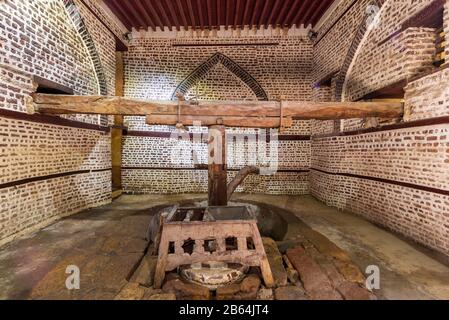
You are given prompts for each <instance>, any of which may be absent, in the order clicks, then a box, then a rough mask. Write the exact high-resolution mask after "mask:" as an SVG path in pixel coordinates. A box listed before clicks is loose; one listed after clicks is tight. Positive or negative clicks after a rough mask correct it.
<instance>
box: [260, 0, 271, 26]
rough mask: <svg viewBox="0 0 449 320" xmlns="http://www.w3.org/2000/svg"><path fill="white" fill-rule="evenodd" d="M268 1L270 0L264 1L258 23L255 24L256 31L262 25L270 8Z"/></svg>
mask: <svg viewBox="0 0 449 320" xmlns="http://www.w3.org/2000/svg"><path fill="white" fill-rule="evenodd" d="M270 1H271V0H265V4H264V6H263V9H262V13H261V14H260V17H259V21H258V22H257V29H259V28H260V26H261V25H263V24H264V21H265V19H266V18H267V13H268V8H269V7H270Z"/></svg>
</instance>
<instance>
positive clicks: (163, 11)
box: [150, 0, 173, 31]
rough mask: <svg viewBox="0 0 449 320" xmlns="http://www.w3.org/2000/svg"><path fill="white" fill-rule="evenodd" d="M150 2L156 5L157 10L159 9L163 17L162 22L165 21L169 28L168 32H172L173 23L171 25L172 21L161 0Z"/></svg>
mask: <svg viewBox="0 0 449 320" xmlns="http://www.w3.org/2000/svg"><path fill="white" fill-rule="evenodd" d="M150 1H154V2H155V3H156V6H157V8H158V9H159V11H160V13H161V15H162V20H163V22H164V24H165V26H166V27H168V30H170V31H172V30H173V28H172V23H171V21H170V19H169V18H168V15H167V12H166V11H165V8H164V7H163V6H162V3H161V0H150ZM165 26H164V27H165Z"/></svg>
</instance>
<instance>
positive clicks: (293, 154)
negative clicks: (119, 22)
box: [123, 36, 312, 194]
mask: <svg viewBox="0 0 449 320" xmlns="http://www.w3.org/2000/svg"><path fill="white" fill-rule="evenodd" d="M261 42H263V43H279V45H262V46H254V45H250V44H257V43H261ZM213 44H217V46H213ZM223 44H239V45H238V46H223ZM243 44H247V45H243ZM248 44H249V45H248ZM179 45H189V46H179ZM195 45H207V46H202V47H197V46H195ZM242 45H243V46H242ZM217 53H219V54H221V55H224V56H225V57H227V58H229V59H232V61H233V62H235V63H237V64H238V65H239V66H240V67H241V68H243V70H245V71H246V72H248V73H249V74H250V75H251V76H252V77H253V78H254V79H255V80H256V81H257V82H258V83H259V84H260V86H261V87H262V88H263V90H264V91H265V93H266V95H267V96H268V98H269V99H273V100H276V99H279V98H280V97H281V96H282V97H283V98H284V99H287V100H311V99H312V88H311V86H310V84H311V77H310V71H311V62H312V46H311V43H310V41H309V40H307V38H304V37H300V36H272V37H265V38H263V39H257V38H245V37H231V38H214V37H210V38H207V39H203V38H172V39H163V38H138V39H134V40H133V41H132V43H131V48H130V50H129V52H128V53H127V54H126V55H125V61H126V88H125V94H126V96H128V97H132V98H143V99H171V98H172V95H173V93H174V92H175V90H176V88H177V86H178V85H179V84H180V83H181V82H182V81H183V80H184V79H186V78H187V77H188V76H189V74H190V73H191V72H192V71H193V70H194V69H195V68H196V67H198V66H200V65H201V64H203V63H204V62H206V61H208V59H210V58H211V57H213V56H214V54H217ZM220 61H221V60H220ZM237 72H239V71H237ZM186 97H187V98H188V99H193V98H197V99H199V100H257V95H256V93H255V91H254V88H252V87H251V86H250V84H249V83H246V82H244V81H242V80H241V78H240V77H239V76H238V75H236V74H234V73H233V72H230V70H229V69H228V68H227V67H226V66H225V65H224V64H223V63H216V64H214V65H213V66H212V67H211V68H209V69H208V72H207V73H206V74H205V75H204V76H202V77H201V78H199V79H195V81H194V85H192V86H191V87H190V89H189V90H187V92H186ZM125 124H126V125H127V126H128V129H129V131H146V132H148V131H158V132H160V131H162V132H172V131H174V127H170V126H148V125H146V124H145V121H144V119H143V118H141V117H126V119H125ZM257 131H258V130H255V129H241V128H240V129H239V128H235V129H229V130H228V132H229V133H230V134H231V133H254V132H257ZM203 132H205V133H207V129H205V128H204V129H203ZM284 134H286V135H305V136H308V135H310V122H309V121H295V123H294V126H293V127H292V128H288V129H287V130H286V132H284ZM175 143H176V141H174V140H170V139H164V138H152V137H136V136H131V135H129V136H125V137H124V140H123V165H124V167H125V168H126V169H125V170H124V176H123V185H124V190H125V191H126V192H134V193H135V192H146V193H179V192H206V191H207V172H205V171H194V170H178V169H180V168H186V169H187V168H190V169H191V168H193V162H192V159H191V155H190V154H187V155H186V156H185V158H186V160H185V161H179V163H172V162H171V153H172V150H173V148H174V146H175V145H176V144H175ZM279 145H280V148H279V163H278V164H279V167H280V168H281V169H284V170H292V171H291V172H280V173H278V174H276V175H275V176H263V177H261V176H256V175H254V176H251V177H249V178H248V179H247V181H246V182H245V184H244V185H243V187H242V188H240V189H239V190H238V191H245V192H257V193H264V192H267V193H274V194H277V193H286V194H291V193H297V194H304V193H308V179H307V176H308V173H307V172H295V171H297V170H308V168H309V166H310V141H302V140H301V141H280V142H279ZM265 147H267V145H265ZM196 150H197V156H198V158H199V159H200V161H201V163H207V149H206V145H205V144H202V145H200V146H197V148H196ZM256 152H257V151H256V149H255V148H254V146H249V145H248V144H240V145H237V146H235V147H234V148H233V149H229V152H228V164H229V167H230V169H239V168H241V167H243V166H244V165H246V164H251V163H250V162H249V161H248V157H251V155H254V154H255V153H256ZM234 155H235V157H234ZM245 155H246V156H245ZM131 168H133V169H131ZM143 168H145V169H143ZM160 168H173V169H176V170H172V171H170V170H160ZM231 174H234V173H232V172H230V175H231ZM198 176H199V177H201V179H200V181H201V182H198V180H197V177H198ZM298 176H299V177H300V179H299V180H298V179H297V177H298ZM282 181H283V182H282Z"/></svg>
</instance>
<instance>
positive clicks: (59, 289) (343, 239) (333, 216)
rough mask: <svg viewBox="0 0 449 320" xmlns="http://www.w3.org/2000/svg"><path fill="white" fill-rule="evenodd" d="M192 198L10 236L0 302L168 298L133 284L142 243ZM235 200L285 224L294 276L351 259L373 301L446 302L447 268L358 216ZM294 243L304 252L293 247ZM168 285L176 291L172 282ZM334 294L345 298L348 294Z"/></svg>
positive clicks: (137, 202) (98, 212)
mask: <svg viewBox="0 0 449 320" xmlns="http://www.w3.org/2000/svg"><path fill="white" fill-rule="evenodd" d="M201 199H204V195H177V196H161V195H151V196H150V195H149V196H136V195H134V196H131V195H124V196H122V197H120V198H119V199H117V200H116V201H114V202H113V203H112V204H110V205H107V206H104V207H101V208H97V209H92V210H88V211H85V212H83V213H80V214H77V215H74V216H71V217H68V218H65V219H63V220H61V221H59V222H56V223H54V224H52V225H51V226H49V227H47V228H44V229H42V230H41V231H39V232H36V233H34V234H32V235H30V236H28V237H24V238H21V239H18V240H15V241H13V242H11V243H9V244H8V245H6V246H3V247H2V248H0V299H114V298H119V299H126V298H134V299H137V298H139V299H143V298H148V299H150V298H151V299H173V298H175V297H174V295H173V294H171V293H170V292H163V291H154V290H151V289H149V288H146V287H142V286H140V285H139V284H138V283H137V282H136V281H135V279H136V274H138V273H139V272H138V271H139V270H141V269H142V268H144V267H142V266H146V263H149V262H148V261H150V260H151V259H150V260H148V259H147V257H148V255H147V251H148V246H149V243H148V241H146V239H145V236H146V232H147V228H148V224H149V221H150V219H151V217H152V216H153V215H155V214H156V213H157V212H158V211H159V209H160V208H162V207H164V206H167V205H170V204H173V203H176V202H182V201H186V200H188V201H200V200H201ZM234 201H242V202H251V203H258V204H263V203H265V204H267V205H270V208H273V206H274V207H277V208H279V210H276V211H278V214H280V215H281V216H282V218H283V219H285V220H286V221H287V223H288V229H287V231H286V236H285V239H284V240H283V241H278V242H277V243H276V246H277V249H279V250H280V254H281V255H282V254H283V256H284V259H286V258H287V256H288V258H291V259H290V260H291V261H290V262H289V263H290V264H292V265H293V266H294V267H295V268H299V269H301V268H303V271H302V272H308V270H307V269H306V267H307V266H308V265H310V264H311V265H312V267H313V263H314V262H313V261H310V260H308V257H309V256H312V257H313V259H314V260H315V261H318V262H320V261H321V262H322V263H324V265H329V266H330V267H332V266H336V268H333V269H332V268H331V269H330V270H331V271H335V270H338V271H339V273H342V272H343V274H344V272H345V271H344V270H345V269H344V266H342V265H341V263H340V262H338V261H348V262H350V267H349V269H346V272H347V275H348V276H350V274H351V272H352V274H356V275H357V279H354V281H353V282H357V281H358V282H362V280H363V279H364V276H366V274H365V275H363V274H362V273H363V272H365V270H366V269H367V267H369V266H376V267H378V268H379V270H380V289H379V290H374V293H375V294H376V296H377V297H378V298H380V299H449V267H448V266H446V265H445V264H444V263H442V262H439V261H438V260H437V259H435V258H434V257H432V256H431V255H429V254H428V253H429V252H428V251H423V250H422V249H421V248H419V247H417V246H416V245H414V244H413V243H410V242H407V241H404V240H403V239H401V238H399V237H398V236H396V235H394V234H392V233H390V232H388V231H385V230H383V229H381V228H379V227H377V226H375V225H373V224H371V223H370V222H368V221H366V220H365V219H363V218H360V217H357V216H355V215H352V214H349V213H346V212H341V211H338V210H336V209H333V208H329V207H327V206H325V205H324V204H322V203H320V202H318V201H317V200H315V199H314V198H312V197H309V196H267V195H240V194H238V195H235V196H234ZM262 206H263V205H262ZM295 241H296V242H295ZM265 242H266V243H267V244H266V248H269V247H270V243H271V244H272V242H270V240H269V239H268V240H265ZM298 243H299V244H300V245H301V248H303V249H304V248H305V250H306V251H307V255H303V252H302V251H300V250H301V249H299V251H298V245H297V244H298ZM305 243H306V244H305ZM272 247H273V246H272ZM288 250H296V251H293V252H288ZM272 251H276V250H274V249H273V250H272ZM288 258H287V260H289V259H288ZM276 259H278V260H279V259H280V258H279V257H277V258H276ZM151 261H152V260H151ZM329 261H331V262H332V264H329V263H328V262H329ZM277 263H279V261H277ZM326 263H327V264H326ZM339 263H340V265H338V264H339ZM296 264H297V265H296ZM283 265H284V267H285V261H284V263H283ZM70 266H76V267H77V268H79V270H80V273H81V274H80V279H81V283H80V290H67V288H66V281H67V278H68V277H69V276H70V271H71V270H72V269H70ZM352 266H355V267H356V269H357V270H358V272H355V271H354V270H355V269H354V267H352ZM68 267H69V268H68ZM342 270H343V271H342ZM299 271H301V270H299ZM360 271H361V273H360ZM289 276H290V277H293V278H292V279H294V277H295V275H294V274H293V275H292V274H289ZM282 277H284V275H282ZM292 279H290V280H288V282H292V281H294V280H292ZM169 280H170V279H169ZM171 280H172V281H174V282H173V285H175V286H176V284H175V282H176V281H178V280H179V279H178V280H177V279H174V278H173V279H171ZM301 280H304V279H301ZM281 281H283V280H281ZM303 283H304V281H303V282H302V283H301V285H302V284H303ZM360 284H361V283H360ZM290 287H292V286H290ZM296 287H300V286H296ZM302 289H303V288H300V289H296V288H293V289H285V288H283V286H281V289H280V290H277V292H276V294H275V295H276V296H278V297H280V298H287V297H288V296H289V295H290V297H291V296H295V297H301V294H302V295H303V296H304V293H305V292H304V291H301V290H302ZM306 289H307V288H306ZM298 290H300V291H301V292H299V291H298ZM342 290H346V291H350V292H353V291H354V288H353V287H350V286H349V287H347V288H346V287H342ZM136 295H137V296H136ZM258 295H259V296H260V295H262V297H259V298H264V297H263V295H265V298H267V297H268V298H270V297H273V296H274V292H273V291H271V294H270V290H269V289H267V288H262V290H260V291H259V292H258ZM317 298H320V297H319V295H317ZM324 298H326V297H324Z"/></svg>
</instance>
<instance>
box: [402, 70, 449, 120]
mask: <svg viewBox="0 0 449 320" xmlns="http://www.w3.org/2000/svg"><path fill="white" fill-rule="evenodd" d="M448 81H449V69H445V70H443V71H441V72H437V73H434V74H431V75H428V76H426V77H423V78H421V79H418V80H416V81H413V82H411V83H409V84H408V85H407V87H406V88H405V98H406V99H405V100H406V105H405V109H406V110H407V111H406V114H407V115H406V119H405V120H406V121H413V120H420V119H426V118H430V117H441V116H447V115H449V89H448V86H447V84H448Z"/></svg>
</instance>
